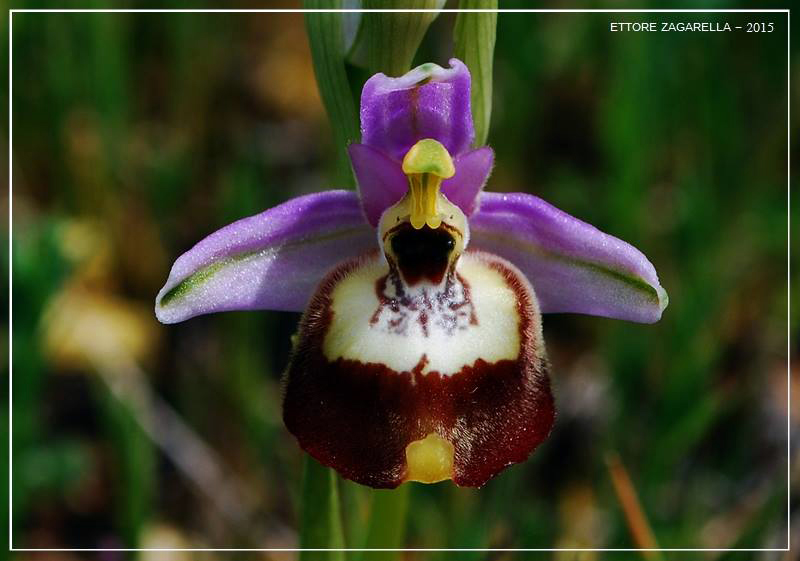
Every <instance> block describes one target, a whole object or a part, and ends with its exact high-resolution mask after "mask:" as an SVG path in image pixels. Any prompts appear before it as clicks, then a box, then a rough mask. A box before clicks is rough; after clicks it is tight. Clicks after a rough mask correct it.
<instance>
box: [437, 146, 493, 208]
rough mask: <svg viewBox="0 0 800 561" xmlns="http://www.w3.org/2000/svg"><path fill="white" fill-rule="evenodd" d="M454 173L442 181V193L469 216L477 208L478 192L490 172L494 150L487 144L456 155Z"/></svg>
mask: <svg viewBox="0 0 800 561" xmlns="http://www.w3.org/2000/svg"><path fill="white" fill-rule="evenodd" d="M453 163H454V165H455V167H456V174H455V175H454V176H453V177H451V178H450V179H445V180H444V181H442V193H444V194H445V196H446V197H447V199H448V200H449V201H450V202H451V203H453V204H456V205H458V207H459V208H461V210H463V211H464V214H466V215H467V216H470V215H471V214H472V213H473V212H475V210H477V206H478V205H477V204H476V203H477V198H478V193H480V192H481V189H483V186H484V185H485V184H486V180H487V179H489V174H490V173H492V165H493V164H494V152H493V151H492V149H491V148H489V147H488V146H484V147H482V148H478V149H476V150H473V151H471V152H467V153H466V154H462V155H461V156H458V157H457V158H456V159H455V161H454V162H453Z"/></svg>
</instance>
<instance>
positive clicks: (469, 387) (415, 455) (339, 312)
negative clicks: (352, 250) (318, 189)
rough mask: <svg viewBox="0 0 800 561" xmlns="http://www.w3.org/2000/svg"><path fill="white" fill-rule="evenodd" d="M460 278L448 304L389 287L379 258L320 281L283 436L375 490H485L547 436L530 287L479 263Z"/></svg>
mask: <svg viewBox="0 0 800 561" xmlns="http://www.w3.org/2000/svg"><path fill="white" fill-rule="evenodd" d="M413 241H414V240H412V242H413ZM457 271H458V272H457V273H453V274H452V275H451V276H449V277H448V279H447V280H446V281H445V283H444V285H443V286H444V287H443V288H441V289H440V291H439V292H438V293H436V294H438V295H439V297H440V300H441V299H442V298H444V299H445V301H444V303H442V302H439V303H438V304H437V303H436V298H435V296H436V294H430V293H428V292H420V293H418V294H417V296H416V297H413V295H411V297H410V296H409V295H408V294H401V293H399V292H402V289H401V290H399V291H398V290H388V289H386V288H385V287H387V286H388V287H391V286H392V281H393V276H392V272H391V271H390V270H389V267H388V265H387V263H386V262H385V260H384V259H383V257H382V256H380V255H379V254H377V253H376V254H373V255H369V256H367V257H363V258H361V259H357V260H354V261H350V262H347V263H345V264H343V265H341V266H339V267H338V268H337V269H335V270H334V271H333V272H331V273H330V274H329V275H328V276H327V277H326V278H325V279H324V280H323V281H322V283H321V284H320V286H319V288H318V289H317V292H316V294H315V295H314V296H313V298H312V300H311V303H310V305H309V307H308V309H307V310H306V313H305V315H304V316H303V319H302V322H301V326H300V332H299V337H298V340H297V343H296V345H295V348H294V351H293V356H292V359H291V362H290V364H289V367H288V369H287V372H286V378H285V394H284V421H285V423H286V426H287V427H288V429H289V430H290V431H291V432H292V434H294V435H295V437H297V440H298V441H299V443H300V446H301V447H302V448H303V449H304V450H305V451H306V452H308V453H309V454H311V456H313V457H314V458H315V459H316V460H318V461H319V462H321V463H322V464H324V465H327V466H330V467H332V468H334V469H336V470H337V471H338V472H339V473H340V474H341V475H342V476H344V477H346V478H348V479H352V480H353V481H356V482H358V483H361V484H364V485H369V486H371V487H380V488H392V487H396V486H397V485H399V484H401V483H403V482H404V481H407V480H418V481H429V482H432V481H438V480H440V479H443V478H452V479H453V481H454V482H455V483H456V484H458V485H464V486H472V487H477V486H481V485H483V484H484V483H486V481H487V480H488V479H490V478H491V477H493V476H495V475H497V474H498V473H499V472H500V471H501V470H503V469H504V468H505V467H507V466H509V465H511V464H514V463H517V462H521V461H523V460H525V459H526V458H527V457H528V455H529V454H530V453H531V452H532V451H533V450H534V449H535V448H536V446H538V445H539V443H541V442H542V441H543V440H544V439H545V438H546V437H547V435H548V433H549V432H550V429H551V427H552V424H553V419H554V405H553V398H552V395H551V393H550V384H549V380H548V377H547V361H546V358H545V350H544V344H543V341H542V336H541V316H540V313H539V309H538V304H537V302H536V297H535V296H534V293H533V291H532V289H531V287H530V285H529V284H528V282H527V281H526V280H525V278H524V277H523V276H522V274H521V273H520V272H519V271H517V270H516V268H514V266H513V265H511V264H509V263H508V262H506V261H504V260H502V259H500V258H498V257H496V256H493V255H489V254H485V253H480V252H467V253H465V254H464V255H462V256H461V258H460V262H459V265H458V267H457ZM423 276H424V275H423ZM447 283H450V284H449V285H448V284H447ZM448 286H449V288H447V287H448ZM376 287H377V288H376ZM445 290H450V292H447V293H445V292H443V291H445ZM362 294H363V296H361V295H362ZM442 294H444V296H442ZM403 296H405V297H406V301H403ZM409 298H410V300H409ZM448 298H450V299H452V302H451V301H449V300H447V299H448ZM409 302H410V303H409ZM382 310H383V311H382ZM384 312H385V313H384ZM376 318H379V319H377V320H376ZM423 318H424V320H423ZM452 318H455V319H452ZM459 318H461V319H463V321H461V320H459ZM403 322H405V323H403ZM401 324H402V325H404V326H405V329H404V330H403V329H400V328H399V327H398V326H400V325H401ZM420 458H421V459H420ZM410 464H413V465H410Z"/></svg>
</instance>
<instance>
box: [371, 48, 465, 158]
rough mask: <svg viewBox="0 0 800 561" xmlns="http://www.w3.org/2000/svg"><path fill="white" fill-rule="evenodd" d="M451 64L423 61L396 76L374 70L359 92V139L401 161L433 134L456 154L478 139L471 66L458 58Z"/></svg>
mask: <svg viewBox="0 0 800 561" xmlns="http://www.w3.org/2000/svg"><path fill="white" fill-rule="evenodd" d="M450 66H451V68H442V67H441V66H439V65H437V64H433V63H427V64H423V65H421V66H418V67H417V68H415V69H413V70H411V71H409V72H408V73H407V74H404V75H403V76H400V77H398V78H389V77H388V76H386V75H384V74H375V75H374V76H372V77H371V78H370V79H369V80H367V82H366V84H364V89H363V90H362V92H361V142H362V144H367V145H369V146H372V147H373V148H377V149H378V150H381V151H383V152H385V153H386V154H387V155H388V156H389V157H390V158H392V159H394V160H397V161H398V162H400V161H402V159H403V157H404V156H405V154H406V152H408V150H409V149H410V148H411V147H412V146H413V145H414V144H415V143H416V142H417V141H419V140H422V139H424V138H433V139H435V140H438V141H439V142H441V143H442V144H443V145H444V146H445V148H447V150H448V151H449V152H450V154H451V155H453V156H458V155H460V154H462V153H463V152H465V151H466V150H468V149H469V147H470V145H471V144H472V141H473V139H474V138H475V130H474V128H473V126H472V113H471V110H470V98H469V96H470V75H469V70H467V67H466V66H465V65H464V63H463V62H461V61H460V60H458V59H455V58H453V59H450Z"/></svg>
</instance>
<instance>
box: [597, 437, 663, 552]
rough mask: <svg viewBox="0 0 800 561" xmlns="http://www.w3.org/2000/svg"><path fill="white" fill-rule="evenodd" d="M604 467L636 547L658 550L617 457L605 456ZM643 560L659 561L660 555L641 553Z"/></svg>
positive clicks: (637, 498)
mask: <svg viewBox="0 0 800 561" xmlns="http://www.w3.org/2000/svg"><path fill="white" fill-rule="evenodd" d="M606 465H607V466H608V472H609V474H610V475H611V483H612V484H613V485H614V492H615V493H616V494H617V500H619V504H620V506H622V512H623V513H624V514H625V522H627V524H628V531H630V533H631V537H632V538H633V541H634V543H635V544H636V547H639V548H642V549H649V550H654V549H657V548H658V543H657V542H656V537H655V535H654V534H653V529H652V528H651V527H650V523H649V522H648V521H647V516H646V515H645V513H644V510H643V509H642V505H641V503H640V502H639V496H638V494H637V493H636V488H635V487H634V486H633V482H632V481H631V478H630V476H629V475H628V471H627V470H626V469H625V466H624V465H622V461H621V460H620V459H619V456H618V455H617V454H615V453H613V452H611V453H608V454H607V455H606ZM642 556H643V557H644V558H645V559H651V560H653V561H660V560H661V554H660V553H659V552H658V551H643V552H642Z"/></svg>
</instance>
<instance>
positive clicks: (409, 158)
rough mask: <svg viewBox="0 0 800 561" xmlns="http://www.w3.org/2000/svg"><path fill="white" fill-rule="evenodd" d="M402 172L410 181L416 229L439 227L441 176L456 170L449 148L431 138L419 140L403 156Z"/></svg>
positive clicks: (413, 224)
mask: <svg viewBox="0 0 800 561" xmlns="http://www.w3.org/2000/svg"><path fill="white" fill-rule="evenodd" d="M403 173H405V174H406V175H407V176H408V182H409V195H410V197H411V201H410V202H411V205H410V206H411V217H410V219H411V225H412V226H413V227H414V228H416V229H417V230H419V229H420V228H422V227H423V226H425V224H427V225H428V226H429V227H431V228H434V229H435V228H438V227H439V226H440V225H441V223H442V219H441V217H440V216H439V210H438V205H437V202H438V198H439V188H440V187H441V185H442V179H449V178H451V177H453V176H454V175H455V173H456V169H455V166H454V165H453V159H452V158H451V157H450V153H449V152H448V151H447V148H445V147H444V146H442V144H441V143H440V142H438V141H436V140H433V139H432V138H426V139H424V140H420V141H419V142H417V143H416V144H415V145H414V146H412V147H411V149H410V150H409V151H408V152H407V153H406V155H405V157H404V158H403Z"/></svg>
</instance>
